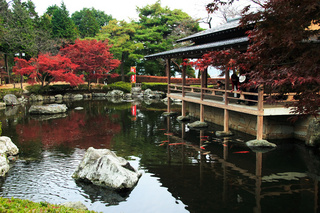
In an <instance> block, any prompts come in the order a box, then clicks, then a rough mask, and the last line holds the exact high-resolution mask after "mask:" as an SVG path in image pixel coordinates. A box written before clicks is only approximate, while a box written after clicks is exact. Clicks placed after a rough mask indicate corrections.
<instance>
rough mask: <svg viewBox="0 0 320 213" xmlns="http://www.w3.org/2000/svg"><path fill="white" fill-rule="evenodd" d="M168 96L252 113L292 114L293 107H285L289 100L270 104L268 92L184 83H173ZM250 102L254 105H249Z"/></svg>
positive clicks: (265, 114)
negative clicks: (205, 86)
mask: <svg viewBox="0 0 320 213" xmlns="http://www.w3.org/2000/svg"><path fill="white" fill-rule="evenodd" d="M224 94H227V100H225V98H224V97H225V95H224ZM245 95H246V96H250V97H252V98H253V100H251V99H245V98H244V96H245ZM238 96H240V97H239V98H238ZM168 97H170V98H173V99H179V100H182V101H187V102H191V103H197V104H203V105H205V106H211V107H216V108H221V109H226V110H231V111H236V112H241V113H245V114H251V115H260V116H279V115H290V114H291V113H290V111H291V109H290V108H286V107H285V104H286V103H287V102H288V101H287V100H281V101H279V102H277V103H274V104H269V103H267V102H266V100H265V99H266V97H267V94H263V95H260V97H259V94H258V93H252V92H251V93H250V92H241V95H240V92H232V91H231V90H220V89H211V88H202V89H201V88H198V87H191V86H185V87H182V85H178V84H171V85H170V93H168ZM261 97H262V98H261ZM262 99H263V100H262ZM239 102H240V103H239ZM248 102H251V103H252V104H254V105H247V103H248Z"/></svg>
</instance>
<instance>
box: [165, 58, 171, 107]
mask: <svg viewBox="0 0 320 213" xmlns="http://www.w3.org/2000/svg"><path fill="white" fill-rule="evenodd" d="M166 74H167V83H168V87H167V98H168V105H167V112H170V111H171V99H170V97H169V95H170V82H171V76H170V58H167V59H166Z"/></svg>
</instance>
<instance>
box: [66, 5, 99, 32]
mask: <svg viewBox="0 0 320 213" xmlns="http://www.w3.org/2000/svg"><path fill="white" fill-rule="evenodd" d="M71 19H72V20H73V21H74V23H75V25H76V26H77V27H78V29H79V32H80V36H81V38H85V37H94V36H95V35H96V34H97V33H98V32H99V29H100V27H99V23H98V20H97V19H96V18H95V17H94V14H93V12H92V11H91V9H88V8H83V9H82V10H80V11H79V12H78V11H76V12H74V13H73V14H72V16H71Z"/></svg>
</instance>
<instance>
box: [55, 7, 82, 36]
mask: <svg viewBox="0 0 320 213" xmlns="http://www.w3.org/2000/svg"><path fill="white" fill-rule="evenodd" d="M52 10H53V12H52V11H51V10H50V12H52V21H51V23H52V33H53V36H54V37H56V38H64V39H68V40H75V39H76V38H77V36H78V35H77V34H78V33H77V31H76V26H75V24H74V22H73V21H72V19H71V18H70V17H69V11H68V10H67V8H66V5H65V4H64V3H63V2H62V3H61V6H60V7H54V6H53V9H52Z"/></svg>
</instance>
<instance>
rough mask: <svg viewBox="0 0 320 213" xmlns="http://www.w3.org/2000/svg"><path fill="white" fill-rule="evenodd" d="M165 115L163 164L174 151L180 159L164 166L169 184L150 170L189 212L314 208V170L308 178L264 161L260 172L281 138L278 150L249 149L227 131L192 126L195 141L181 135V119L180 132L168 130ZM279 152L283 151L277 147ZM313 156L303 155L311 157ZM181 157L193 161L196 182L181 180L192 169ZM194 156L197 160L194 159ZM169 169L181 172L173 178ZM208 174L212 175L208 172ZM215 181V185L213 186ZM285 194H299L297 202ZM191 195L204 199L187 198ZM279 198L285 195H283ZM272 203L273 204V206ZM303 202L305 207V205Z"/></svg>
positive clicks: (315, 192)
mask: <svg viewBox="0 0 320 213" xmlns="http://www.w3.org/2000/svg"><path fill="white" fill-rule="evenodd" d="M170 119H172V118H170V117H167V121H166V123H167V134H166V135H167V138H166V139H167V143H166V146H167V147H166V148H167V149H166V150H167V152H168V153H167V155H168V164H171V163H172V158H173V156H175V158H179V156H180V160H181V163H182V165H181V166H178V167H175V171H172V173H171V172H170V175H171V178H172V179H175V180H177V179H179V181H176V182H175V183H174V185H172V184H173V183H171V182H170V181H169V180H167V179H166V177H165V176H166V175H165V174H163V173H162V172H163V171H160V170H159V168H157V169H155V170H152V172H155V173H158V175H159V177H160V178H161V181H162V182H164V183H165V186H166V187H168V188H169V190H170V189H172V192H173V193H176V194H175V196H176V197H180V198H181V200H182V201H183V202H184V203H186V204H188V208H187V209H188V210H189V211H190V212H208V211H212V212H213V211H214V212H216V211H218V212H219V211H221V212H233V211H240V212H257V213H260V212H264V211H265V210H266V209H270V210H271V209H272V208H274V209H278V210H284V209H286V210H288V211H289V212H300V209H301V208H303V209H304V210H303V212H304V211H306V209H308V210H310V211H308V212H318V203H319V196H318V194H319V191H318V181H319V176H316V177H313V178H314V179H312V178H310V174H309V175H308V174H307V173H306V172H305V171H299V170H300V168H296V169H294V170H290V168H281V172H278V173H272V172H273V171H277V167H278V166H277V165H273V167H274V168H275V169H273V168H269V167H266V171H265V172H263V162H264V161H265V162H268V161H269V158H270V157H271V158H272V156H274V155H275V154H279V152H281V149H283V148H285V147H282V145H281V144H280V148H279V149H280V150H277V151H275V153H262V152H256V153H255V152H252V151H251V150H250V149H249V148H247V147H245V146H244V145H243V143H242V144H239V143H238V142H237V141H241V140H239V139H237V141H234V138H229V137H225V138H214V135H208V131H205V130H198V131H194V132H193V133H194V134H195V135H198V138H199V139H198V143H195V142H192V141H188V140H186V138H188V132H186V125H185V124H184V123H182V124H181V137H180V138H179V137H177V136H175V135H174V133H172V131H171V128H172V123H171V120H170ZM189 135H190V134H189ZM217 142H218V143H217ZM284 146H285V145H284ZM173 147H174V148H173ZM221 147H222V148H221ZM303 150H305V149H303ZM271 152H272V151H271ZM195 153H197V154H198V156H196V155H195ZM281 154H285V153H283V152H282V153H281ZM304 156H305V155H304ZM252 157H254V158H255V165H254V168H252V167H251V168H250V167H249V168H248V166H250V164H248V163H247V162H246V161H247V160H248V159H250V160H251V159H252ZM314 157H315V156H314ZM317 158H318V157H316V158H314V159H309V160H311V161H315V162H317V160H316V159H317ZM185 159H192V161H191V163H197V164H199V175H198V179H199V180H198V182H192V183H188V182H187V179H186V178H185V175H184V174H185V173H188V172H190V170H194V169H193V168H192V166H190V165H187V164H185V163H184V162H185ZM195 159H197V161H194V160H195ZM171 167H172V166H171ZM287 169H288V170H287ZM156 170H159V171H156ZM318 170H319V168H318ZM174 172H176V173H179V174H183V175H181V176H180V178H177V176H179V175H177V174H174ZM309 172H310V171H309ZM208 175H209V176H210V175H211V176H212V177H211V178H209V177H208ZM208 181H209V182H208ZM180 182H183V185H180ZM219 187H221V188H220V189H219ZM185 188H188V191H190V188H192V190H191V191H192V194H191V195H190V194H189V195H188V194H187V193H186V189H185ZM205 188H206V189H205ZM219 192H220V193H219ZM288 195H290V197H292V199H295V198H294V197H296V196H298V197H299V196H301V197H303V198H302V199H301V200H300V199H299V203H292V200H290V198H289V200H286V198H285V197H287V196H288ZM200 197H202V198H203V199H201V198H200ZM204 197H210V198H211V199H212V200H211V201H208V200H210V199H206V198H204ZM195 198H196V200H198V201H199V200H203V201H206V202H207V203H206V202H204V203H201V202H193V200H194V199H195ZM281 198H285V200H283V199H281ZM308 198H309V199H308ZM310 198H311V199H310ZM218 203H220V205H219V204H218ZM249 203H251V204H249ZM221 204H222V206H221ZM248 204H249V205H248ZM206 205H207V206H206ZM273 205H276V206H275V207H273ZM305 206H308V207H307V208H305ZM202 210H203V211H202Z"/></svg>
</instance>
